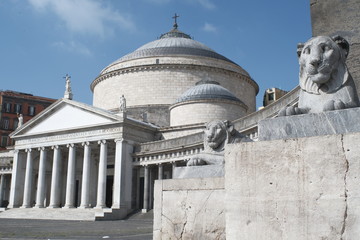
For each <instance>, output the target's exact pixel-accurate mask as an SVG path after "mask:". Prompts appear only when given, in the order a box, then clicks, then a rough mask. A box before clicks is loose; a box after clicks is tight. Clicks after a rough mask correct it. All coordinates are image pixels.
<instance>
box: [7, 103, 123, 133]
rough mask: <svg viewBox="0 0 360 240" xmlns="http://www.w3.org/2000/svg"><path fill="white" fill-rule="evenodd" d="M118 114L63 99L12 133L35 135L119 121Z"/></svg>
mask: <svg viewBox="0 0 360 240" xmlns="http://www.w3.org/2000/svg"><path fill="white" fill-rule="evenodd" d="M118 121H119V119H118V117H117V116H116V115H114V114H112V113H110V112H107V111H104V110H102V109H98V108H95V107H93V106H90V105H87V104H84V103H79V102H75V101H72V100H66V99H61V100H58V101H57V102H55V103H53V104H52V105H50V106H49V107H48V108H47V109H45V110H44V111H43V112H41V113H40V114H39V115H37V116H36V117H34V118H33V119H31V120H30V121H29V122H27V123H26V124H24V125H23V126H22V127H21V128H19V129H17V130H16V131H15V132H13V133H12V135H13V136H18V135H22V136H24V135H34V134H42V133H51V132H61V131H66V130H72V129H79V128H87V127H93V126H99V125H105V124H111V123H115V122H118Z"/></svg>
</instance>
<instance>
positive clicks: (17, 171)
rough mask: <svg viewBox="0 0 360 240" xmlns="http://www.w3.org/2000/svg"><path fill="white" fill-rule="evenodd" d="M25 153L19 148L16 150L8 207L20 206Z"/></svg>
mask: <svg viewBox="0 0 360 240" xmlns="http://www.w3.org/2000/svg"><path fill="white" fill-rule="evenodd" d="M23 155H24V154H23V153H22V152H20V151H19V150H14V158H13V170H12V176H11V186H10V198H9V205H8V208H15V207H19V205H20V203H21V196H22V189H23V186H24V185H23V184H24V182H23V180H24V178H23V177H24V175H23V173H24V172H23V166H24V162H25V158H24V156H23Z"/></svg>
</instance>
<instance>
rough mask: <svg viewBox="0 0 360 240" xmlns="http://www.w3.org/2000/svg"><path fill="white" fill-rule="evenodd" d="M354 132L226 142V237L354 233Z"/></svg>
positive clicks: (359, 178) (357, 195) (359, 162)
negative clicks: (297, 137) (248, 141)
mask: <svg viewBox="0 0 360 240" xmlns="http://www.w3.org/2000/svg"><path fill="white" fill-rule="evenodd" d="M359 142H360V133H355V134H346V135H327V136H320V137H311V138H299V139H289V140H275V141H261V142H253V143H243V144H230V145H229V146H228V148H227V149H226V153H225V162H226V166H225V172H226V177H225V189H226V200H225V201H226V202H225V205H226V206H227V208H226V239H229V240H231V239H244V240H246V239H348V240H352V239H354V240H355V239H359V238H360V228H359V224H360V208H359V206H360V188H359V186H360V173H359V169H360V159H359V156H360V149H359V147H358V143H359Z"/></svg>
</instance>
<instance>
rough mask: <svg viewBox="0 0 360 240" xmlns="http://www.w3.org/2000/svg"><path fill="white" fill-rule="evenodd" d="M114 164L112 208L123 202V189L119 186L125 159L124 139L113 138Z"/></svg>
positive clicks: (119, 205) (121, 182)
mask: <svg viewBox="0 0 360 240" xmlns="http://www.w3.org/2000/svg"><path fill="white" fill-rule="evenodd" d="M115 143H116V148H115V166H114V168H115V169H114V188H113V202H112V208H121V207H124V206H121V205H122V204H123V202H124V198H123V191H121V186H122V184H123V180H122V179H123V178H124V177H123V174H122V171H123V163H124V161H125V159H124V158H125V157H124V151H125V144H126V141H125V140H124V139H115Z"/></svg>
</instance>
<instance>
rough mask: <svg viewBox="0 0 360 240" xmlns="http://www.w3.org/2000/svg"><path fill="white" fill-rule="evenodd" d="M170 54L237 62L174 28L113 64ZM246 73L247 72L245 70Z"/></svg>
mask: <svg viewBox="0 0 360 240" xmlns="http://www.w3.org/2000/svg"><path fill="white" fill-rule="evenodd" d="M168 55H193V56H202V57H210V58H215V59H220V60H224V61H228V62H231V63H233V64H235V63H234V62H233V61H231V60H229V59H228V58H226V57H224V56H222V55H220V54H218V53H217V52H215V51H214V50H212V49H211V48H209V47H207V46H206V45H205V44H203V43H200V42H198V41H195V40H193V39H192V38H191V37H190V35H188V34H186V33H183V32H181V31H179V30H178V29H176V28H174V29H172V30H171V31H170V32H168V33H165V34H162V35H161V36H160V38H159V39H157V40H155V41H152V42H149V43H147V44H145V45H143V46H141V47H139V48H138V49H136V50H135V51H134V52H132V53H129V54H127V55H125V56H123V57H121V58H120V59H118V60H116V61H115V62H114V63H112V64H111V65H114V64H118V63H120V62H124V61H129V60H133V59H139V58H145V57H154V56H168ZM244 73H246V72H245V71H244ZM246 74H248V73H246Z"/></svg>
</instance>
